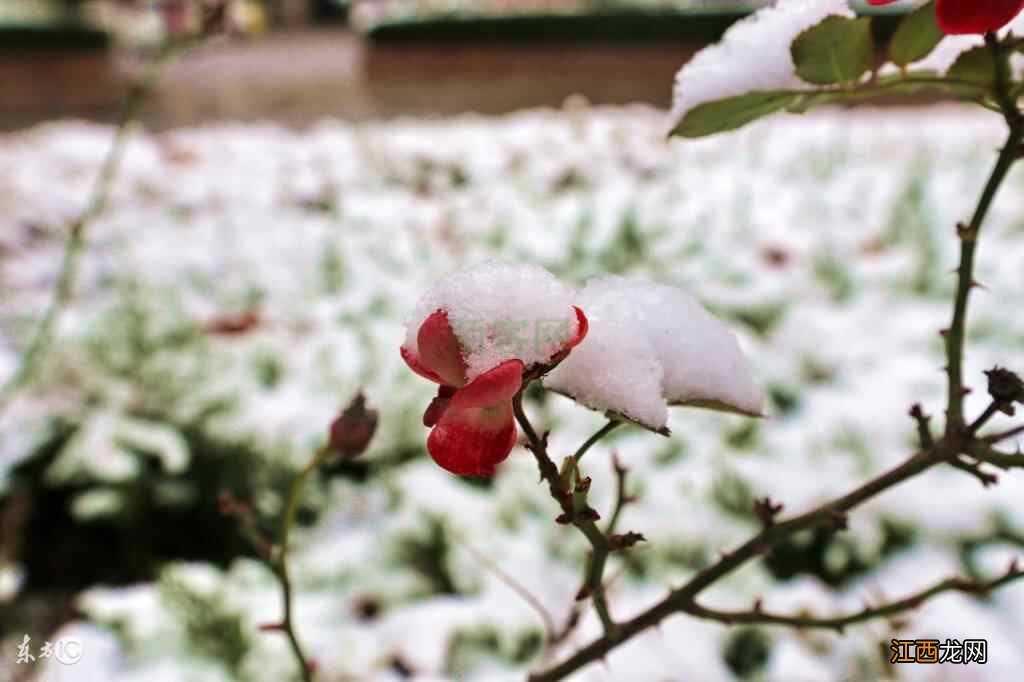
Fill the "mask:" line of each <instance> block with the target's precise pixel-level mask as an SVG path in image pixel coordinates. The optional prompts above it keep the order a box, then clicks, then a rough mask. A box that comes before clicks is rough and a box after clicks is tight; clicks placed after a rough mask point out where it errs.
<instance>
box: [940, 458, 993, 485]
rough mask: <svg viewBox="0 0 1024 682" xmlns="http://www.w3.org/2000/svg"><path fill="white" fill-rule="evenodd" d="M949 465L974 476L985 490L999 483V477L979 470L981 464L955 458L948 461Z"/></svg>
mask: <svg viewBox="0 0 1024 682" xmlns="http://www.w3.org/2000/svg"><path fill="white" fill-rule="evenodd" d="M949 463H950V464H951V465H952V466H953V467H955V468H957V469H960V470H961V471H964V472H967V473H968V474H970V475H971V476H974V477H975V478H977V479H978V481H980V482H981V485H982V486H984V487H985V488H987V487H989V486H990V485H995V484H996V483H999V477H998V476H996V475H995V474H990V473H989V472H987V471H985V470H984V469H982V468H981V464H979V463H978V462H974V461H971V460H969V459H967V458H966V457H962V456H957V457H954V458H952V459H950V460H949Z"/></svg>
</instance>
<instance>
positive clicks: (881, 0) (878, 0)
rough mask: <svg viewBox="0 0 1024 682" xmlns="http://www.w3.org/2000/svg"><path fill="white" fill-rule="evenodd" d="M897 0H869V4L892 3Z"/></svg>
mask: <svg viewBox="0 0 1024 682" xmlns="http://www.w3.org/2000/svg"><path fill="white" fill-rule="evenodd" d="M894 2H896V0H868V4H869V5H891V4H892V3H894Z"/></svg>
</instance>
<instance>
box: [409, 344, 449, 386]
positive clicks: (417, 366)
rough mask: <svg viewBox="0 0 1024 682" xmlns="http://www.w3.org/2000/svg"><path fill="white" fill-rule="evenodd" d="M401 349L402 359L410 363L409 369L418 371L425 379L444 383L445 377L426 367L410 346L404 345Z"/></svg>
mask: <svg viewBox="0 0 1024 682" xmlns="http://www.w3.org/2000/svg"><path fill="white" fill-rule="evenodd" d="M399 350H400V351H401V353H402V359H403V360H405V364H407V365H409V369H411V370H412V371H414V372H416V373H417V374H419V375H420V376H421V377H423V378H424V379H429V380H430V381H433V382H435V383H438V384H443V383H444V379H442V378H441V377H439V376H437V374H435V373H434V372H431V371H430V370H429V369H427V368H426V367H424V366H423V365H422V364H421V363H420V361H419V360H417V359H416V356H415V355H413V354H412V351H410V350H409V349H408V348H406V347H405V346H402V347H401V348H400V349H399Z"/></svg>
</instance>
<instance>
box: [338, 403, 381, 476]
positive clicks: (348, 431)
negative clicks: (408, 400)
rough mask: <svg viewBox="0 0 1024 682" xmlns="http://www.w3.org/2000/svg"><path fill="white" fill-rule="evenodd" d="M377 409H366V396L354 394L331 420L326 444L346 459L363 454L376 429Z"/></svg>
mask: <svg viewBox="0 0 1024 682" xmlns="http://www.w3.org/2000/svg"><path fill="white" fill-rule="evenodd" d="M377 416H378V415H377V410H371V409H367V407H366V396H364V395H363V393H362V391H360V392H359V393H357V394H356V397H355V398H353V399H352V402H351V403H349V405H348V407H346V408H345V409H344V410H343V411H342V413H341V415H339V416H338V418H337V419H335V420H334V421H333V422H331V429H330V435H329V437H328V446H329V447H330V449H331V451H332V452H335V453H337V454H339V455H341V456H342V457H345V458H347V459H353V458H355V457H358V456H359V455H361V454H363V452H365V451H366V448H367V446H369V444H370V440H371V439H372V438H373V434H374V432H376V430H377Z"/></svg>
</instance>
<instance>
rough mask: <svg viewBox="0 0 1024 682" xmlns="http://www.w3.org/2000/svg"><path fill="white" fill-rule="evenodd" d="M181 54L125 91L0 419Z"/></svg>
mask: <svg viewBox="0 0 1024 682" xmlns="http://www.w3.org/2000/svg"><path fill="white" fill-rule="evenodd" d="M181 49H182V48H181V47H180V46H167V47H165V48H164V49H162V50H161V51H160V53H159V54H158V55H157V56H156V57H154V58H153V60H152V61H150V62H149V64H148V65H147V67H146V70H145V72H144V73H143V75H142V77H141V79H140V80H139V82H138V83H136V84H133V85H132V86H131V87H130V88H129V90H128V94H127V96H126V97H125V100H124V104H123V105H122V108H121V115H120V118H119V120H118V123H117V128H116V130H115V132H114V140H113V142H112V143H111V145H110V149H109V150H108V151H107V156H106V158H104V160H103V164H102V166H100V171H99V175H98V176H97V177H96V182H95V183H94V184H93V187H92V191H91V193H90V195H89V200H88V202H87V203H86V205H85V209H84V210H83V211H82V213H81V214H80V215H79V216H78V218H76V219H75V221H74V222H73V223H71V226H70V227H69V229H68V234H67V237H66V238H65V242H64V255H63V258H62V262H61V268H60V272H59V273H58V275H57V283H56V285H55V287H54V292H53V297H52V299H51V301H50V304H49V306H48V307H47V309H46V311H45V312H44V313H43V317H42V319H40V321H39V324H38V325H37V326H36V329H35V332H34V333H33V335H32V339H31V340H30V341H29V344H28V346H27V347H26V348H25V350H24V351H23V352H22V354H21V359H20V361H19V364H18V367H17V369H15V371H14V374H12V375H11V376H10V378H8V379H7V381H6V382H4V384H3V386H2V387H0V415H2V414H3V412H4V411H5V410H6V409H7V408H8V407H9V406H10V404H11V403H12V402H13V400H14V398H15V396H16V395H17V393H18V392H19V391H20V390H22V389H23V388H25V387H26V386H28V384H30V383H31V382H32V380H33V378H34V377H35V373H36V371H37V369H38V367H39V364H40V362H41V360H42V358H43V356H44V355H45V354H46V351H47V350H48V348H49V346H50V344H51V343H52V341H53V333H54V330H55V329H56V327H57V322H58V320H59V319H60V316H61V314H62V313H63V312H64V309H65V308H66V307H67V306H68V304H69V303H70V302H71V299H72V298H73V297H74V293H75V288H76V286H77V283H78V269H79V262H80V260H81V256H82V252H83V251H84V249H85V243H86V239H87V237H88V230H89V227H90V226H91V225H92V223H93V222H95V221H96V219H97V218H99V217H100V216H101V215H102V214H103V212H104V211H105V210H106V208H107V204H108V203H109V202H110V194H111V191H112V189H113V186H114V180H115V179H116V177H117V173H118V170H119V169H120V166H121V160H122V158H123V157H124V151H125V148H126V146H127V142H128V139H129V137H130V135H129V134H130V132H131V128H132V126H133V124H134V123H135V122H136V119H137V118H138V116H139V112H140V111H141V109H142V107H143V105H144V104H145V103H146V100H147V99H148V97H149V94H150V92H152V90H153V88H154V87H155V85H156V83H157V81H158V80H159V78H160V75H161V74H162V73H163V70H164V69H165V68H166V67H167V65H168V64H169V63H170V62H171V61H173V59H174V58H175V57H176V56H177V55H178V54H180V50H181Z"/></svg>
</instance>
